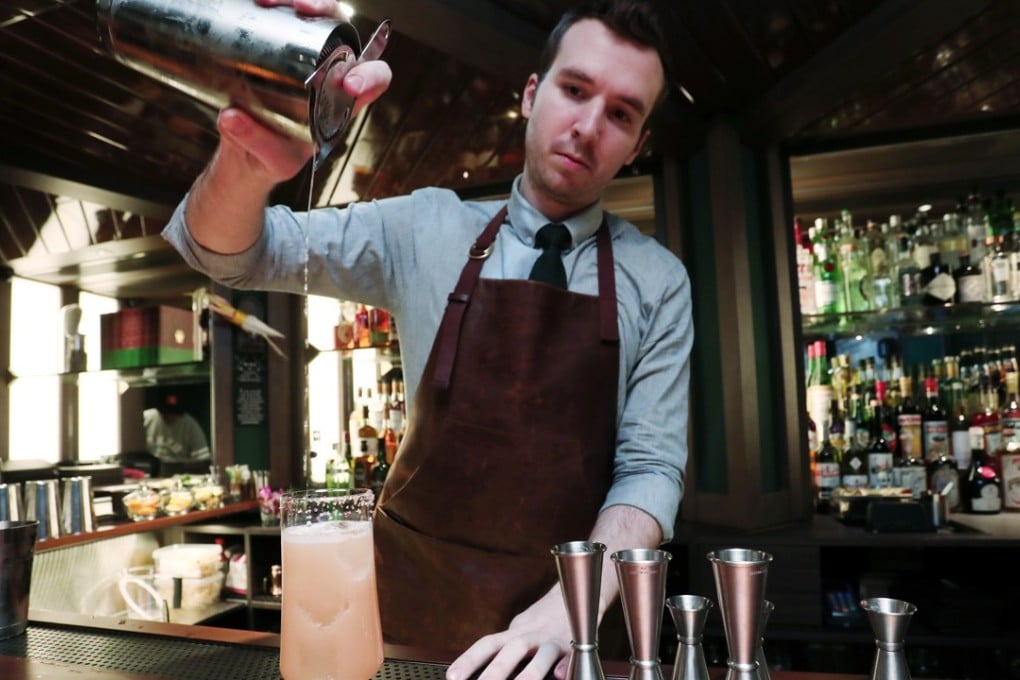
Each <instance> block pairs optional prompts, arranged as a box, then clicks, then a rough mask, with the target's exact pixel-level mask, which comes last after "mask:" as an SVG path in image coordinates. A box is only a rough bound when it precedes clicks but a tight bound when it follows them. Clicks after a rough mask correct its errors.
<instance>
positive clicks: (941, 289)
mask: <svg viewBox="0 0 1020 680" xmlns="http://www.w3.org/2000/svg"><path fill="white" fill-rule="evenodd" d="M924 292H925V293H927V294H928V295H930V296H932V297H933V298H935V299H937V300H941V301H942V302H949V301H950V300H952V299H953V296H955V295H956V281H954V280H953V277H952V276H950V275H949V274H946V273H945V272H942V273H941V274H938V275H936V276H935V278H933V279H932V280H931V281H929V282H928V285H927V286H925V287H924Z"/></svg>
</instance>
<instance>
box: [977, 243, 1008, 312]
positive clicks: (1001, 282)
mask: <svg viewBox="0 0 1020 680" xmlns="http://www.w3.org/2000/svg"><path fill="white" fill-rule="evenodd" d="M1004 240H1005V237H1003V236H990V237H989V238H988V240H987V245H988V254H987V255H985V260H984V264H983V265H982V269H983V270H984V273H985V284H986V286H987V289H988V298H987V299H988V301H989V302H1010V301H1012V300H1013V299H1014V297H1013V262H1012V257H1011V256H1010V253H1009V252H1008V251H1007V249H1006V247H1005V243H1004Z"/></svg>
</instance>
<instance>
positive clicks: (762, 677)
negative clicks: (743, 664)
mask: <svg viewBox="0 0 1020 680" xmlns="http://www.w3.org/2000/svg"><path fill="white" fill-rule="evenodd" d="M775 608H776V605H774V604H772V602H771V601H770V600H765V602H763V603H762V608H761V623H760V624H759V625H758V636H759V637H758V653H757V654H756V655H755V657H754V659H755V661H757V662H758V680H771V679H772V676H771V675H769V664H768V662H767V661H766V660H765V627H766V626H767V625H768V624H769V614H771V613H772V612H773V611H774V610H775Z"/></svg>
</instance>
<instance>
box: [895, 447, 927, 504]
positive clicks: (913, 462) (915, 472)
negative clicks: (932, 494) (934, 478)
mask: <svg viewBox="0 0 1020 680" xmlns="http://www.w3.org/2000/svg"><path fill="white" fill-rule="evenodd" d="M892 478H893V486H898V487H901V488H905V489H910V493H911V495H912V496H913V497H914V498H915V499H919V498H921V496H923V495H924V492H925V490H926V489H927V488H928V470H927V468H926V467H925V465H924V460H922V459H921V457H920V456H919V455H916V454H915V453H913V451H912V450H904V449H903V448H901V449H900V452H899V453H898V454H895V455H894V458H893V470H892Z"/></svg>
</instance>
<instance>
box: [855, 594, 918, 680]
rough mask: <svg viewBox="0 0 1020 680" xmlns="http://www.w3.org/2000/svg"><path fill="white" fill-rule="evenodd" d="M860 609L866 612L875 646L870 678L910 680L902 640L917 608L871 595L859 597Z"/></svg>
mask: <svg viewBox="0 0 1020 680" xmlns="http://www.w3.org/2000/svg"><path fill="white" fill-rule="evenodd" d="M861 608H862V609H863V610H864V611H866V612H868V621H869V622H870V623H871V629H872V631H874V633H875V646H876V647H877V649H876V650H875V662H874V663H873V664H872V665H871V680H910V669H909V668H908V667H907V656H906V654H904V652H903V640H904V638H906V636H907V627H908V626H909V625H910V617H912V616H913V615H914V612H916V611H917V607H915V606H914V605H912V604H910V603H909V602H904V601H903V600H894V599H891V598H888V597H873V598H871V599H868V600H861Z"/></svg>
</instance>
